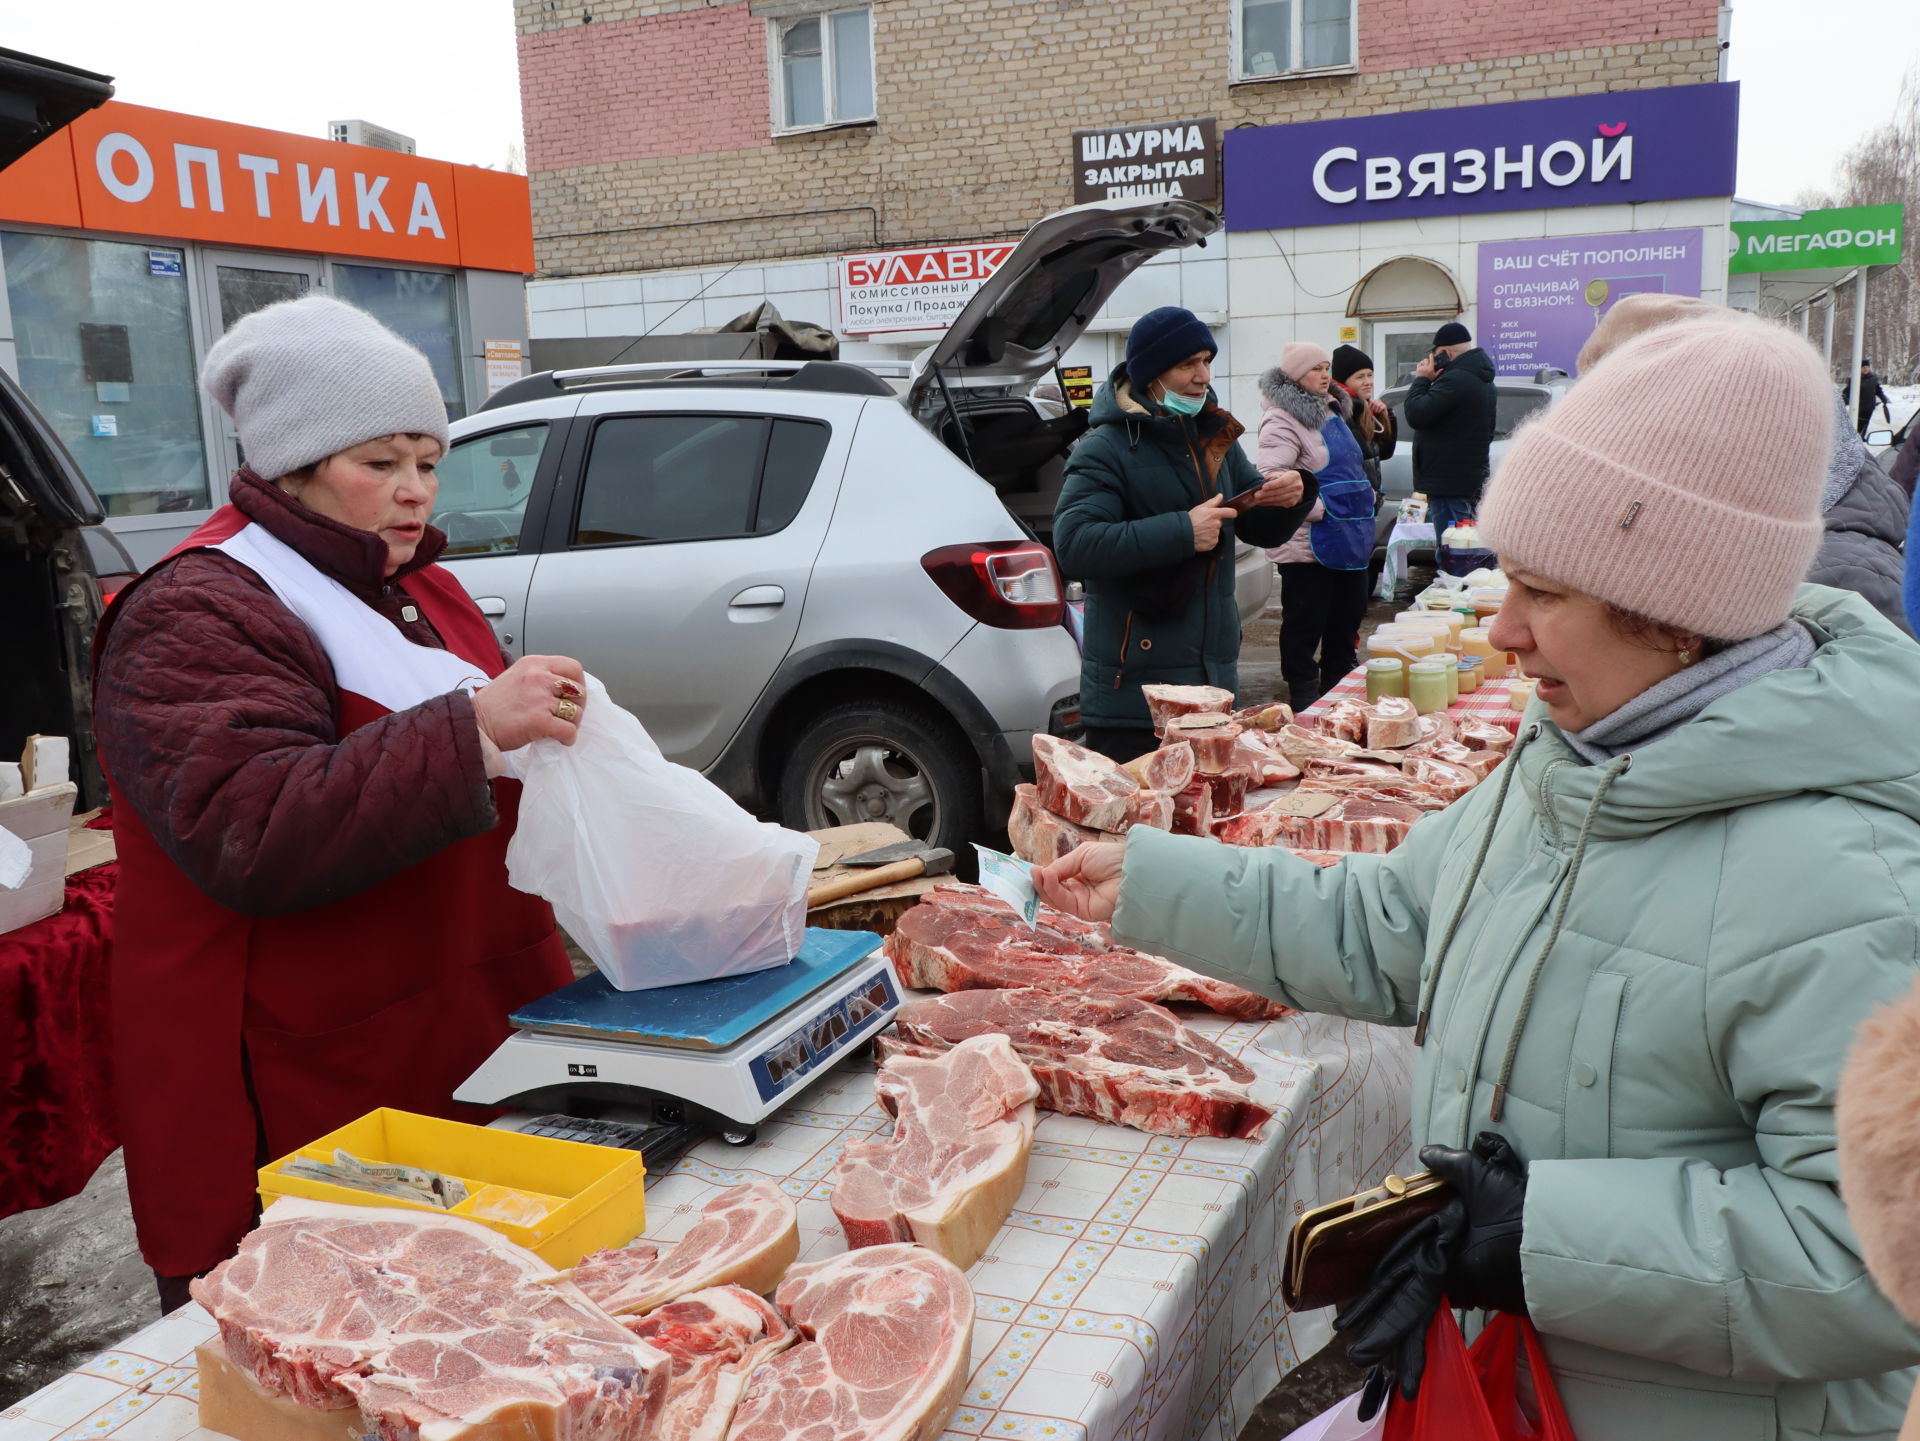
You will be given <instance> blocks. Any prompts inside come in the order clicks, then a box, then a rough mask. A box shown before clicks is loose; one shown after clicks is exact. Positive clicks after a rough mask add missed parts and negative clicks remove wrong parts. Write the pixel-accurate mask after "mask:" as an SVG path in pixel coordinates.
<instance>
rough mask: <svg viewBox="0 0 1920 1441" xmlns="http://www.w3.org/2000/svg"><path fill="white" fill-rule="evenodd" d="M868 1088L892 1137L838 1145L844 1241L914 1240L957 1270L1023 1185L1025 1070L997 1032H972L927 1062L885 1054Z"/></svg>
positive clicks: (836, 1185) (1029, 1123) (836, 1180)
mask: <svg viewBox="0 0 1920 1441" xmlns="http://www.w3.org/2000/svg"><path fill="white" fill-rule="evenodd" d="M873 1087H874V1090H875V1091H877V1092H878V1093H879V1095H880V1099H881V1102H882V1103H883V1104H884V1105H885V1106H886V1108H887V1109H888V1110H889V1111H891V1112H892V1113H893V1118H894V1121H893V1134H892V1135H891V1136H888V1137H886V1138H885V1139H884V1140H881V1139H876V1138H862V1137H854V1138H852V1139H850V1140H848V1141H847V1142H846V1144H845V1145H844V1146H843V1147H842V1148H841V1151H840V1159H839V1161H838V1162H837V1163H836V1164H835V1165H834V1168H833V1214H834V1215H836V1216H838V1217H839V1218H840V1229H841V1230H842V1231H844V1232H845V1233H846V1237H847V1245H848V1246H850V1247H859V1246H884V1245H886V1244H887V1243H888V1242H891V1241H917V1242H919V1243H920V1244H921V1245H922V1246H925V1247H926V1248H927V1249H928V1250H930V1251H935V1252H938V1253H939V1254H940V1255H942V1256H945V1257H946V1258H947V1259H948V1260H949V1261H951V1262H953V1264H954V1265H956V1266H958V1267H960V1268H961V1269H962V1270H965V1269H966V1268H967V1267H968V1266H971V1265H972V1264H973V1263H974V1262H975V1261H977V1260H979V1259H980V1257H981V1255H982V1254H983V1253H984V1252H985V1251H986V1249H987V1243H988V1242H989V1241H991V1240H992V1239H993V1237H994V1233H995V1232H997V1231H998V1230H999V1229H1000V1227H1001V1225H1002V1223H1004V1222H1005V1221H1006V1219H1007V1217H1008V1215H1009V1214H1011V1212H1012V1211H1013V1203H1014V1201H1015V1200H1016V1199H1018V1197H1019V1195H1020V1188H1021V1187H1022V1186H1024V1185H1025V1184H1026V1180H1027V1155H1028V1153H1029V1152H1030V1151H1031V1150H1032V1149H1033V1127H1034V1123H1035V1121H1036V1120H1037V1112H1036V1108H1035V1106H1034V1098H1035V1097H1036V1096H1038V1095H1039V1094H1040V1087H1039V1085H1038V1084H1037V1083H1036V1082H1035V1081H1034V1079H1033V1072H1031V1071H1029V1070H1028V1069H1027V1067H1026V1063H1025V1062H1024V1061H1022V1060H1021V1059H1020V1058H1019V1057H1018V1056H1017V1055H1015V1054H1014V1051H1013V1047H1012V1045H1011V1044H1010V1043H1009V1042H1008V1040H1007V1038H1006V1037H1005V1036H973V1037H970V1038H969V1039H967V1040H965V1041H962V1042H961V1043H960V1044H959V1045H957V1046H955V1047H954V1048H953V1049H952V1050H950V1051H948V1052H947V1053H946V1054H945V1055H942V1056H936V1057H934V1058H932V1059H924V1060H923V1059H919V1058H916V1057H913V1056H895V1057H893V1058H892V1059H891V1060H889V1061H888V1062H887V1063H886V1064H885V1065H883V1066H881V1067H880V1070H879V1072H878V1073H877V1074H876V1075H875V1076H874V1078H873Z"/></svg>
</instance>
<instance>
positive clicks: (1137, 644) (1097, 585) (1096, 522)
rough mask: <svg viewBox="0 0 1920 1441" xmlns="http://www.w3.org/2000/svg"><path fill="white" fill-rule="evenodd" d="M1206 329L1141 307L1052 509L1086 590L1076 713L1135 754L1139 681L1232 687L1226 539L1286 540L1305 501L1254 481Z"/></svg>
mask: <svg viewBox="0 0 1920 1441" xmlns="http://www.w3.org/2000/svg"><path fill="white" fill-rule="evenodd" d="M1219 349H1220V347H1219V346H1218V345H1217V344H1215V343H1214V339H1213V332H1212V331H1210V330H1208V329H1207V327H1206V326H1205V325H1203V324H1201V322H1200V318H1199V317H1198V316H1196V315H1195V314H1194V313H1193V312H1192V311H1190V310H1183V309H1181V308H1180V307H1179V306H1177V305H1166V306H1162V307H1161V308H1160V309H1158V310H1151V311H1148V312H1147V313H1146V314H1145V315H1143V316H1141V317H1140V319H1139V320H1137V321H1135V322H1134V326H1133V330H1132V332H1131V333H1130V334H1129V335H1128V336H1127V358H1126V362H1125V364H1123V365H1121V366H1118V367H1116V368H1115V370H1114V372H1113V374H1112V375H1111V376H1109V377H1108V379H1107V383H1106V384H1105V385H1104V386H1102V387H1101V389H1100V393H1099V394H1098V395H1097V396H1096V397H1095V398H1094V402H1093V415H1092V417H1091V428H1090V429H1089V430H1088V432H1087V435H1086V437H1085V438H1084V439H1082V440H1081V442H1080V443H1079V444H1078V445H1077V446H1075V447H1074V450H1073V454H1072V455H1071V456H1070V457H1069V458H1068V460H1067V470H1066V479H1065V483H1064V484H1063V486H1062V488H1061V492H1060V502H1059V504H1058V505H1057V506H1056V507H1055V508H1054V512H1053V545H1054V551H1055V553H1056V554H1057V555H1058V557H1059V560H1060V568H1061V570H1062V571H1063V572H1065V574H1066V575H1067V576H1068V577H1069V578H1070V579H1074V580H1078V581H1081V582H1083V583H1084V584H1085V585H1086V589H1087V616H1086V637H1085V640H1084V642H1083V643H1082V646H1081V664H1080V714H1081V717H1082V719H1083V721H1084V722H1085V724H1086V727H1087V744H1088V745H1089V746H1091V747H1092V748H1093V749H1095V750H1097V751H1100V752H1101V753H1102V754H1104V755H1108V756H1112V757H1113V758H1114V759H1116V760H1123V761H1124V760H1132V759H1133V758H1134V757H1135V756H1138V755H1143V754H1145V753H1146V752H1147V751H1150V750H1152V749H1153V748H1154V747H1155V746H1156V745H1157V744H1158V742H1157V740H1156V739H1155V737H1154V734H1153V727H1152V722H1151V721H1150V720H1149V718H1148V715H1147V702H1146V697H1145V696H1143V695H1142V694H1141V693H1140V688H1141V687H1142V686H1143V685H1214V686H1220V687H1221V688H1223V689H1225V690H1229V691H1234V690H1238V688H1239V662H1240V611H1239V608H1238V607H1237V606H1236V605H1235V603H1234V593H1233V582H1234V567H1233V547H1234V540H1235V537H1236V534H1237V536H1238V538H1239V539H1242V540H1246V541H1248V542H1250V543H1251V544H1254V545H1259V546H1277V545H1282V544H1284V543H1285V542H1286V540H1287V538H1288V537H1289V536H1291V535H1292V534H1293V533H1294V531H1295V530H1296V529H1298V528H1299V526H1300V524H1301V522H1302V521H1303V520H1305V519H1306V516H1307V512H1308V511H1310V510H1311V509H1312V508H1313V502H1314V499H1315V497H1316V495H1317V494H1318V491H1317V488H1316V486H1315V485H1314V482H1313V479H1312V477H1310V476H1303V475H1301V473H1300V472H1298V471H1293V470H1288V471H1281V472H1279V473H1277V474H1275V475H1271V476H1262V475H1261V474H1260V472H1259V471H1257V470H1256V469H1255V468H1254V465H1253V461H1252V460H1251V459H1249V458H1248V456H1247V453H1246V452H1245V451H1244V450H1242V449H1241V448H1240V446H1239V445H1237V444H1236V443H1235V442H1237V441H1238V440H1239V438H1240V435H1241V433H1242V430H1243V427H1242V426H1241V424H1240V422H1239V421H1237V420H1235V419H1234V418H1233V417H1232V416H1231V415H1229V414H1227V412H1226V411H1224V410H1222V409H1221V408H1220V407H1219V405H1218V404H1217V403H1216V402H1215V400H1214V396H1213V389H1212V381H1213V369H1212V367H1213V358H1214V356H1215V355H1217V354H1218V353H1219Z"/></svg>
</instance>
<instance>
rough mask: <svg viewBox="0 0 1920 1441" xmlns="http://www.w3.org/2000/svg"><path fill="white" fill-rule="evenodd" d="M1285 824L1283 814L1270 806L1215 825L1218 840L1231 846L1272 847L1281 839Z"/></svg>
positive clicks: (1214, 832)
mask: <svg viewBox="0 0 1920 1441" xmlns="http://www.w3.org/2000/svg"><path fill="white" fill-rule="evenodd" d="M1283 823H1284V818H1283V817H1282V816H1281V814H1280V813H1279V812H1278V811H1276V810H1274V809H1273V808H1272V807H1270V806H1263V807H1262V808H1261V809H1259V810H1257V811H1245V812H1243V813H1241V814H1240V815H1237V816H1227V817H1224V818H1223V819H1221V820H1217V821H1215V822H1214V823H1213V834H1214V838H1215V839H1216V840H1219V841H1222V842H1224V843H1225V844H1227V845H1230V846H1270V845H1273V844H1274V843H1275V842H1276V841H1278V840H1279V839H1280V830H1281V827H1282V825H1283Z"/></svg>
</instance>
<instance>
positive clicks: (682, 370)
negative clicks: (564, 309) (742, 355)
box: [479, 360, 895, 410]
mask: <svg viewBox="0 0 1920 1441" xmlns="http://www.w3.org/2000/svg"><path fill="white" fill-rule="evenodd" d="M715 386H724V387H727V388H733V389H748V390H803V391H811V392H815V393H826V394H831V395H883V396H886V397H887V398H889V399H892V398H893V397H894V394H895V392H894V389H893V387H892V386H891V385H888V384H887V382H886V381H884V380H882V379H881V378H880V377H879V376H877V375H875V374H874V373H873V372H872V371H871V370H868V369H866V368H865V367H864V366H859V365H853V364H850V363H849V362H847V361H844V360H692V361H678V360H649V361H642V362H639V363H636V364H633V365H594V366H588V367H585V368H583V369H578V370H543V371H541V372H539V373H538V374H537V375H528V376H523V377H522V378H521V379H519V380H516V381H514V382H513V383H512V384H510V385H505V386H502V387H501V388H500V389H499V390H496V391H495V392H494V393H493V394H492V395H490V396H488V397H487V398H486V400H485V401H484V402H482V403H481V405H480V407H479V409H480V410H498V409H500V408H501V407H502V406H507V405H519V404H520V403H522V402H523V401H528V400H552V399H554V398H556V397H557V396H562V395H569V394H573V393H575V392H577V391H583V390H636V389H640V388H642V387H646V388H654V387H661V388H665V387H675V388H691V387H700V388H711V387H715Z"/></svg>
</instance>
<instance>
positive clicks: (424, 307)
mask: <svg viewBox="0 0 1920 1441" xmlns="http://www.w3.org/2000/svg"><path fill="white" fill-rule="evenodd" d="M333 288H334V294H335V295H336V296H337V297H338V298H339V299H341V300H344V301H346V302H347V303H348V304H349V305H357V306H359V307H360V308H361V309H362V310H364V311H366V312H367V313H368V314H369V315H371V316H373V317H374V319H376V320H378V321H379V322H380V323H381V324H382V325H384V326H386V327H387V328H388V329H389V330H391V331H393V332H394V333H395V334H396V335H398V336H400V338H401V339H403V340H405V341H406V342H407V343H408V344H409V345H412V346H415V347H417V348H418V349H419V351H420V353H421V354H422V355H424V356H426V357H427V361H428V363H429V364H431V365H432V366H433V376H434V379H436V380H438V381H439V382H440V398H441V399H442V400H444V401H446V403H447V414H448V415H449V416H450V417H452V418H453V419H454V420H458V419H460V417H461V416H463V415H465V414H466V413H467V387H466V383H465V381H464V380H463V378H462V374H461V365H460V320H459V314H458V311H457V309H456V307H455V303H454V293H453V276H451V275H449V274H446V273H444V272H442V271H438V270H399V269H395V268H394V267H392V266H386V265H336V266H334V267H333Z"/></svg>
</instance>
